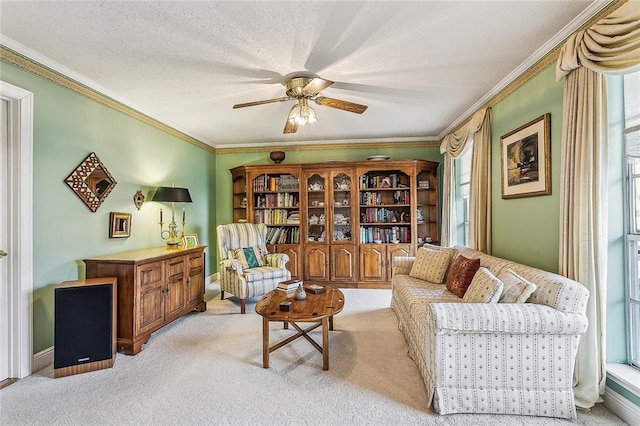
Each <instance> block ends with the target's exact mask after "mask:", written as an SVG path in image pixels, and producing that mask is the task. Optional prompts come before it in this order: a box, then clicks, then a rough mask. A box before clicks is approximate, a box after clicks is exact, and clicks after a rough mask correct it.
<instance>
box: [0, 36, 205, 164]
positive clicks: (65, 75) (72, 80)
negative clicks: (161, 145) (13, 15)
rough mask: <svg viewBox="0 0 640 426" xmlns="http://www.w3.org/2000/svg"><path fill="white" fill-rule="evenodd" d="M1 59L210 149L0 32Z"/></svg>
mask: <svg viewBox="0 0 640 426" xmlns="http://www.w3.org/2000/svg"><path fill="white" fill-rule="evenodd" d="M0 61H3V62H6V63H8V64H11V65H14V66H16V67H18V68H20V69H21V70H23V71H26V72H29V73H31V74H33V75H36V76H38V77H41V78H44V79H46V80H49V81H51V82H53V83H55V84H57V85H58V86H61V87H64V88H66V89H69V90H72V91H73V92H75V93H77V94H79V95H81V96H84V97H86V98H89V99H91V100H93V101H96V102H98V103H100V104H102V105H104V106H107V107H109V108H111V109H114V110H116V111H118V112H121V113H123V114H125V115H128V116H130V117H132V118H135V119H137V120H140V121H142V122H143V123H145V124H148V125H150V126H153V127H155V128H157V129H159V130H162V131H163V132H165V133H168V134H170V135H172V136H175V137H177V138H179V139H181V140H183V141H185V142H189V143H190V144H193V145H195V146H197V147H199V148H202V149H205V150H207V151H210V152H213V147H212V146H211V145H210V144H208V143H206V142H203V140H204V139H203V138H196V137H194V136H191V135H189V133H188V132H186V131H185V130H182V129H180V128H179V127H178V126H176V125H174V124H171V123H170V122H169V121H168V120H165V119H163V118H161V117H157V116H154V115H153V114H152V113H150V112H148V111H145V110H144V109H143V108H140V107H137V106H135V105H133V104H131V103H130V102H128V101H127V100H125V99H123V98H121V97H119V96H118V95H116V94H114V93H112V92H110V91H109V90H108V89H106V88H105V87H102V86H100V85H99V84H98V83H96V82H95V81H93V80H91V79H88V78H86V77H84V76H82V75H80V74H78V73H76V72H75V71H73V70H71V69H69V68H67V67H65V66H64V65H61V64H59V63H57V62H55V61H53V60H51V59H49V58H47V57H46V56H44V55H41V54H40V53H38V52H36V51H34V50H31V49H29V48H28V47H26V46H24V45H22V44H20V43H18V42H16V41H14V40H12V39H10V38H8V37H6V36H4V35H2V34H0Z"/></svg>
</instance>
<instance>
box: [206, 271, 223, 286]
mask: <svg viewBox="0 0 640 426" xmlns="http://www.w3.org/2000/svg"><path fill="white" fill-rule="evenodd" d="M218 280H220V273H219V272H216V273H215V274H213V275H209V276H208V277H207V282H206V284H211V283H213V282H216V281H218Z"/></svg>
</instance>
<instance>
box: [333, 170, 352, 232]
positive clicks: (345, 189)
mask: <svg viewBox="0 0 640 426" xmlns="http://www.w3.org/2000/svg"><path fill="white" fill-rule="evenodd" d="M352 188H353V182H352V179H351V176H349V175H347V174H345V173H337V174H335V175H334V176H333V200H332V202H331V209H332V215H331V217H332V220H333V233H332V238H333V239H332V242H340V241H349V242H353V233H352V228H351V225H352V204H351V203H352V197H351V193H352V192H351V191H352Z"/></svg>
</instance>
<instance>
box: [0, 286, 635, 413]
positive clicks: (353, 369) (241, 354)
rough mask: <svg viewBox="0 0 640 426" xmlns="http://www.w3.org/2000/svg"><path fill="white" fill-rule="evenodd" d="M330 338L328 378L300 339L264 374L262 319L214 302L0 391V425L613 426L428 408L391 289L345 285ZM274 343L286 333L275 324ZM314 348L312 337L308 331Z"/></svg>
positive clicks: (214, 294) (214, 293) (215, 291)
mask: <svg viewBox="0 0 640 426" xmlns="http://www.w3.org/2000/svg"><path fill="white" fill-rule="evenodd" d="M343 292H344V294H345V298H346V303H345V308H344V310H343V311H342V312H341V313H340V314H339V315H337V316H336V317H335V323H334V325H335V329H334V331H332V332H330V370H329V371H323V370H322V355H321V354H320V352H318V351H317V350H316V349H315V348H313V347H312V346H311V345H310V344H309V342H307V341H306V340H304V339H298V340H296V341H294V342H293V343H291V344H289V345H287V346H284V347H282V348H280V349H278V350H277V351H275V352H273V353H272V354H271V359H270V368H268V369H264V368H262V318H261V317H260V316H259V315H257V314H256V313H255V310H254V306H255V302H256V300H250V303H248V305H247V314H245V315H240V314H239V313H238V312H239V304H238V301H237V299H235V298H231V299H226V300H223V301H221V300H220V298H219V287H217V286H216V285H215V284H214V285H213V286H209V287H208V289H207V293H206V298H207V299H208V300H209V302H208V308H207V311H205V312H202V313H191V314H189V315H186V316H184V317H182V318H180V319H178V320H176V321H174V322H173V323H171V324H169V325H168V326H166V327H164V328H163V329H161V330H159V331H157V332H155V333H154V334H153V335H152V337H151V339H150V340H149V342H148V343H147V344H146V345H144V347H143V350H142V352H140V353H139V354H138V355H136V356H126V355H123V354H118V355H117V358H116V361H115V365H114V367H113V368H109V369H106V370H101V371H94V372H90V373H85V374H79V375H75V376H68V377H63V378H59V379H54V378H53V366H49V367H47V368H44V369H42V370H41V371H39V372H37V373H35V374H33V375H31V376H29V377H26V378H24V379H21V380H19V381H17V382H16V383H14V384H12V385H10V386H8V387H6V388H4V389H2V390H0V424H2V425H63V424H68V425H151V424H154V425H165V424H166V425H176V424H193V423H198V424H242V425H293V424H296V425H375V424H380V425H383V424H384V425H386V424H389V425H391V424H393V425H413V424H415V425H418V424H420V425H424V424H429V425H465V426H467V425H492V426H497V425H571V424H578V425H605V424H606V425H609V424H611V425H622V424H624V422H622V421H621V420H620V419H619V418H618V417H616V416H615V415H613V414H612V413H611V412H610V411H608V410H607V409H606V408H605V407H604V406H602V404H598V405H596V407H594V408H593V409H592V410H590V411H579V413H578V419H576V420H574V421H566V420H559V419H551V418H542V417H526V416H507V415H468V414H455V415H446V416H439V415H437V414H435V413H434V412H433V410H432V409H431V408H429V407H427V405H426V403H427V401H426V392H425V389H424V384H423V381H422V378H421V377H420V374H419V372H418V369H417V367H416V365H415V364H414V362H413V361H412V360H411V359H410V358H409V356H408V355H407V345H406V343H405V340H404V337H403V335H402V333H401V332H399V331H398V329H397V326H396V317H395V314H394V313H393V311H392V310H391V309H390V308H389V303H390V299H391V293H390V291H388V290H364V289H344V290H343ZM271 331H272V334H271V336H272V337H271V342H272V344H273V342H276V339H282V338H285V337H287V336H289V335H290V334H291V333H292V331H291V330H283V329H282V325H281V324H277V323H272V325H271ZM311 335H312V336H314V337H315V339H316V341H318V342H321V332H320V329H317V330H314V331H313V332H312V333H311Z"/></svg>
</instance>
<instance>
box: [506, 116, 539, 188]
mask: <svg viewBox="0 0 640 426" xmlns="http://www.w3.org/2000/svg"><path fill="white" fill-rule="evenodd" d="M500 150H501V158H502V167H501V174H502V198H504V199H506V198H517V197H531V196H534V195H549V194H551V114H550V113H546V114H544V115H542V116H540V117H538V118H536V119H535V120H532V121H530V122H528V123H527V124H525V125H523V126H521V127H519V128H517V129H515V130H513V131H511V132H509V133H507V134H506V135H504V136H502V137H501V138H500Z"/></svg>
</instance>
